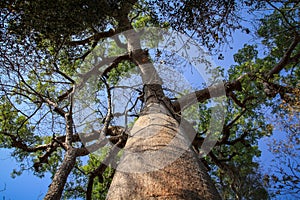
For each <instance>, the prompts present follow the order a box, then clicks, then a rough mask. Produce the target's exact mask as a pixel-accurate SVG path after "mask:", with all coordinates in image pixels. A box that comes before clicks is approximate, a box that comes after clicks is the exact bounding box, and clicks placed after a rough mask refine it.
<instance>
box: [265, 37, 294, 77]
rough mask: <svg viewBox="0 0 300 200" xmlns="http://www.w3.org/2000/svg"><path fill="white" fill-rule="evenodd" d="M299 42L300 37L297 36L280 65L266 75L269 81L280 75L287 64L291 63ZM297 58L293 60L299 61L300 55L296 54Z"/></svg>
mask: <svg viewBox="0 0 300 200" xmlns="http://www.w3.org/2000/svg"><path fill="white" fill-rule="evenodd" d="M299 42H300V36H299V35H297V34H296V35H295V37H294V40H293V42H292V43H291V45H290V46H289V48H288V49H287V51H286V52H285V54H284V56H283V57H282V58H281V60H280V61H279V63H278V64H277V65H276V66H275V67H273V69H271V70H270V71H269V72H268V73H267V74H266V78H267V79H270V78H273V76H274V74H278V73H279V72H280V71H281V70H282V69H283V68H284V67H285V66H286V65H287V64H289V63H291V55H292V52H293V51H294V50H295V48H296V46H297V45H298V43H299ZM296 56H298V57H293V60H294V59H299V56H300V55H299V53H298V54H296Z"/></svg>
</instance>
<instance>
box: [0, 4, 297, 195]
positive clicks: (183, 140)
mask: <svg viewBox="0 0 300 200" xmlns="http://www.w3.org/2000/svg"><path fill="white" fill-rule="evenodd" d="M278 4H280V6H282V9H279V7H275V5H273V4H272V2H269V1H266V2H260V3H256V2H254V1H253V2H252V1H240V2H235V1H205V2H202V1H188V2H187V1H176V0H175V1H152V0H150V1H135V0H127V1H69V0H61V1H58V2H52V1H50V0H49V1H44V0H43V1H42V0H38V1H34V2H29V1H9V0H8V1H4V2H1V43H2V47H1V74H2V75H1V83H0V84H1V93H0V94H1V104H2V105H1V134H0V139H1V141H2V143H3V144H2V145H1V147H4V148H13V149H14V153H13V154H14V156H15V157H16V158H18V159H19V160H20V161H22V160H24V159H30V158H31V159H32V160H31V162H30V163H31V165H30V164H29V166H28V167H29V168H30V169H31V170H33V171H34V173H35V174H36V175H40V176H42V175H43V174H44V173H45V172H47V171H50V172H51V173H52V182H51V184H50V186H49V189H48V192H47V194H46V195H45V197H44V199H60V198H62V196H65V197H68V195H69V196H73V197H74V196H75V197H77V196H82V195H83V194H84V195H85V196H86V199H92V198H93V195H94V193H95V190H96V189H95V188H96V186H97V183H99V182H105V181H107V180H104V179H108V180H109V179H111V178H112V176H113V178H112V182H111V185H110V189H109V191H108V193H107V197H106V198H107V199H221V196H220V195H219V193H218V189H219V190H220V188H221V187H222V186H223V187H225V186H224V183H225V184H228V183H230V187H231V189H232V191H233V192H234V193H236V194H237V198H241V195H240V194H241V193H239V191H238V187H237V185H238V184H237V183H236V181H235V180H237V179H234V177H235V175H236V173H239V171H238V169H242V170H241V174H242V172H243V173H245V171H246V170H244V169H243V168H240V167H241V166H242V167H245V168H252V169H253V168H254V167H255V166H256V165H255V163H254V162H253V161H252V158H253V157H254V156H258V155H259V150H258V149H257V147H256V143H257V140H258V139H259V138H261V137H263V136H264V135H268V134H270V133H271V132H272V129H271V128H270V126H269V125H268V124H267V123H265V121H264V118H263V116H262V115H260V114H259V113H258V112H259V109H260V108H261V107H262V106H263V105H267V104H265V103H266V102H268V101H270V99H272V98H275V97H276V95H277V94H279V96H280V98H282V99H287V96H293V95H295V94H294V93H293V91H294V90H293V87H294V85H293V84H294V83H293V81H290V82H289V84H290V85H285V84H282V80H284V79H286V78H287V79H288V80H295V77H294V72H293V73H292V75H291V76H286V75H282V74H281V71H283V70H287V71H288V72H290V71H294V68H293V66H295V65H297V64H298V62H299V40H300V37H299V27H298V26H297V25H295V24H297V22H296V21H295V20H294V19H293V20H294V21H293V20H292V17H291V16H292V14H291V13H293V12H296V11H295V9H294V8H297V3H296V2H285V1H282V2H278ZM244 6H246V7H247V8H249V9H259V8H264V7H265V6H268V7H271V8H273V9H274V10H276V12H278V13H279V15H280V17H281V18H280V19H281V20H282V23H284V26H283V27H285V30H287V31H289V32H290V33H291V34H289V35H286V38H285V39H286V40H285V41H287V43H285V44H282V43H278V38H276V36H274V37H273V36H272V35H270V34H268V33H269V32H268V31H266V30H264V29H260V31H261V35H262V36H263V37H265V38H266V40H267V41H268V42H269V43H268V45H270V46H272V45H274V44H276V45H277V46H280V45H281V46H280V47H281V48H282V50H281V51H278V52H276V55H272V56H273V57H272V56H269V57H266V58H265V59H260V60H259V59H258V58H257V52H256V50H255V48H254V47H253V46H245V48H243V49H242V50H241V51H240V52H238V54H237V55H236V57H235V60H236V62H237V63H238V64H239V65H238V66H235V67H232V68H231V69H230V74H229V76H228V78H224V79H220V77H219V75H218V71H217V70H216V69H217V68H212V64H211V62H210V59H209V58H208V57H206V56H203V55H206V54H205V53H204V52H205V51H204V50H202V49H201V48H198V49H196V51H195V49H194V48H193V47H194V46H203V48H205V49H206V51H214V52H217V51H216V48H217V46H218V45H220V44H224V43H226V42H228V41H227V39H228V37H229V36H230V33H231V31H233V30H236V29H241V30H244V31H245V32H248V31H249V30H248V29H247V28H245V27H243V26H242V25H241V24H239V20H238V19H239V17H240V16H239V10H238V9H240V8H243V7H244ZM276 6H278V5H277V4H276ZM288 9H289V11H290V12H289V13H288V14H287V12H285V11H286V10H288ZM267 19H268V18H266V19H265V21H263V22H266V21H267ZM279 24H280V23H279ZM280 25H282V24H280ZM148 27H156V28H153V29H151V28H150V29H149V28H148ZM174 33H175V34H174ZM178 35H184V36H185V37H180V38H181V39H182V38H184V42H183V43H181V44H182V45H181V47H180V48H179V49H178V48H177V47H178V46H177V45H178V42H177V40H176V38H178ZM274 38H275V39H274ZM161 42H163V43H164V44H165V45H166V46H164V47H163V48H162V46H159V45H160V44H161ZM195 44H197V45H195ZM191 49H192V50H193V51H194V52H192V53H191V51H189V50H191ZM182 50H183V51H182ZM199 52H200V54H199ZM271 53H274V52H271ZM220 57H221V55H220ZM194 58H196V59H195V60H194ZM157 63H160V64H161V65H172V67H173V68H174V69H175V71H176V69H181V70H183V71H186V69H191V68H192V67H191V66H193V65H195V63H202V64H203V69H202V71H201V72H202V73H204V74H209V79H207V80H205V84H203V85H202V86H203V88H200V85H201V83H203V82H200V83H198V85H197V87H199V88H197V89H196V90H194V88H193V89H192V91H189V90H186V88H184V87H183V86H182V88H184V89H183V90H182V91H178V90H177V89H178V87H181V86H180V81H178V80H179V79H177V76H175V75H174V73H172V74H171V73H170V72H171V71H168V72H167V73H169V74H168V75H167V76H166V75H164V76H163V75H162V71H163V69H164V68H159V67H158V66H157ZM185 65H187V68H184V66H185ZM260 65H263V66H264V67H261V66H260ZM179 71H180V70H179ZM182 73H183V72H182ZM127 77H130V80H129V79H128V78H127ZM166 77H167V78H168V80H171V81H174V82H175V84H174V85H176V87H177V89H176V88H171V87H169V85H168V82H167V81H166ZM198 78H199V77H198ZM132 80H133V81H134V82H133V83H134V84H132V82H130V81H132ZM178 82H179V83H178ZM249 83H250V84H249ZM118 90H123V91H124V95H123V96H122V98H120V96H118V95H117V94H119V95H120V93H118V92H117V91H118ZM125 93H126V94H125ZM116 100H117V101H116ZM213 100H214V101H213ZM116 103H120V104H121V105H119V106H117V105H115V104H116ZM225 103H227V105H224V104H225ZM195 105H196V106H195ZM193 106H194V107H193ZM121 108H122V109H121ZM196 108H198V109H196ZM226 112H227V115H225V113H226ZM186 115H187V116H186ZM191 119H192V120H193V121H194V122H195V123H191V121H189V120H191ZM120 121H121V122H120ZM254 122H255V123H254ZM121 124H123V125H121ZM214 146H215V148H214V149H212V147H214ZM97 151H98V152H99V151H100V156H99V157H101V156H102V157H103V155H105V156H104V159H103V160H101V162H100V163H99V162H98V163H97V162H95V160H96V159H97V158H95V156H94V154H95V153H96V152H97ZM105 151H106V152H107V153H106V154H105V153H104V152H105ZM120 154H122V155H120ZM88 156H89V159H90V160H89V161H88V162H89V164H90V166H89V167H87V166H85V165H84V163H83V162H84V160H85V158H86V157H88ZM241 157H242V158H241ZM91 163H94V164H95V163H97V165H96V166H93V165H92V164H91ZM236 165H239V166H236ZM22 166H23V168H22V169H21V170H25V169H26V168H27V167H25V166H24V165H22ZM108 166H109V167H111V168H114V169H115V170H112V171H114V172H111V173H110V174H108V175H107V174H106V175H105V172H107V171H106V170H107V169H108V168H107V167H108ZM249 171H251V170H249ZM247 172H248V171H247ZM224 174H226V175H224ZM72 176H73V177H75V178H74V180H71V181H70V179H71V178H72ZM211 176H212V177H217V178H215V180H213V179H212V178H211ZM240 177H241V176H240ZM242 177H243V176H242ZM228 180H229V181H228ZM239 181H240V180H239ZM215 185H217V187H216V186H215ZM222 196H223V195H222ZM94 198H100V197H94ZM101 198H103V197H101Z"/></svg>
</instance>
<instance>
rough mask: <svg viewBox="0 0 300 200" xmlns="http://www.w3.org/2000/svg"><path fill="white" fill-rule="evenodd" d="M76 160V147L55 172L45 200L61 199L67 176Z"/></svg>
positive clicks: (71, 149)
mask: <svg viewBox="0 0 300 200" xmlns="http://www.w3.org/2000/svg"><path fill="white" fill-rule="evenodd" d="M75 162H76V149H73V148H70V149H69V150H68V151H67V152H66V154H65V157H64V159H63V162H62V164H61V166H60V167H59V169H58V171H57V172H56V173H55V176H54V178H53V180H52V183H51V184H50V186H49V189H48V192H47V194H46V196H45V198H44V200H58V199H61V195H62V192H63V189H64V186H65V183H66V181H67V178H68V176H69V174H70V172H71V170H72V169H73V167H74V165H75Z"/></svg>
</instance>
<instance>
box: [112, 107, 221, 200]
mask: <svg viewBox="0 0 300 200" xmlns="http://www.w3.org/2000/svg"><path fill="white" fill-rule="evenodd" d="M149 106H152V108H153V109H154V110H155V111H156V113H154V112H152V113H148V114H146V115H143V116H141V117H140V118H139V119H138V120H137V121H136V123H135V125H134V127H133V128H132V130H131V134H130V137H129V138H128V141H127V143H126V146H125V152H124V155H123V157H122V159H121V161H120V163H119V166H118V168H117V172H116V174H115V176H114V178H113V181H112V184H111V187H110V190H109V193H108V196H107V199H108V200H118V199H120V200H121V199H124V200H127V199H130V200H135V199H136V200H141V199H172V200H177V199H185V200H189V199H190V200H196V199H203V200H204V199H205V200H209V199H213V200H216V199H220V196H219V194H218V192H217V190H216V188H215V187H214V185H213V183H212V181H211V179H210V177H209V175H208V174H207V172H206V169H205V167H204V166H203V164H202V163H201V162H200V160H199V159H198V158H197V156H196V154H195V152H194V151H193V150H192V149H191V148H190V143H191V142H190V140H189V137H187V136H186V135H185V134H186V133H185V129H184V128H183V127H181V126H180V125H179V123H178V121H176V120H175V119H174V118H173V117H172V116H170V115H169V112H168V111H167V109H166V108H165V107H164V106H163V105H161V104H158V103H153V104H152V105H151V104H150V105H149Z"/></svg>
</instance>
